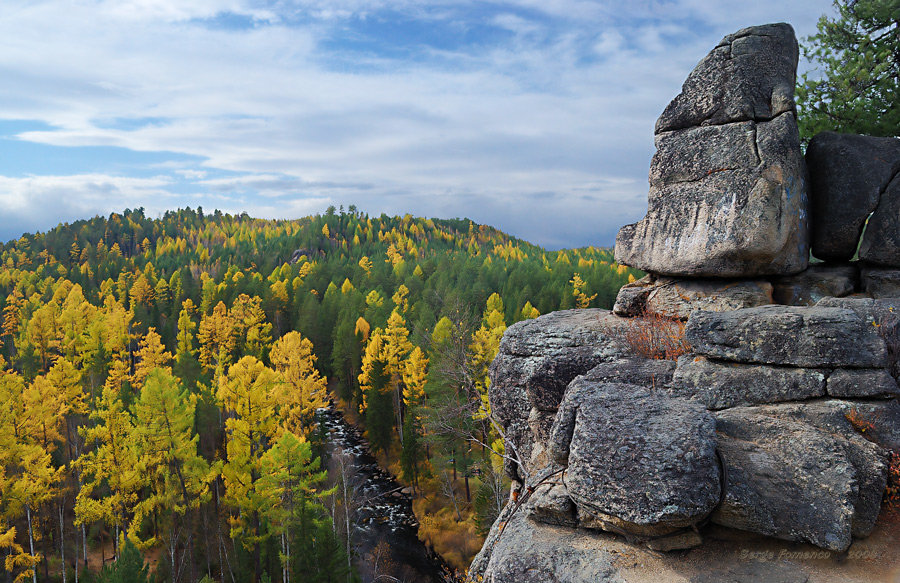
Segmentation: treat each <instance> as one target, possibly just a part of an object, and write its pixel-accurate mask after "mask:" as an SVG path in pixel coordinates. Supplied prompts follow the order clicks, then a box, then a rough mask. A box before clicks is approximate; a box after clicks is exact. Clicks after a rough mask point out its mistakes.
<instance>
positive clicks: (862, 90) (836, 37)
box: [797, 0, 900, 141]
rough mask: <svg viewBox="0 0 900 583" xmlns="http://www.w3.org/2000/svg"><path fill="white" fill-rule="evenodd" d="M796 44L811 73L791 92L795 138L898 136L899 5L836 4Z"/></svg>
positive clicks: (891, 1)
mask: <svg viewBox="0 0 900 583" xmlns="http://www.w3.org/2000/svg"><path fill="white" fill-rule="evenodd" d="M834 7H835V10H836V11H837V15H836V16H835V17H832V18H829V17H828V15H823V16H822V17H821V18H820V19H819V23H818V26H817V28H818V32H816V34H814V35H812V36H809V37H807V38H806V39H804V41H803V43H802V47H803V54H804V56H805V57H806V58H807V59H809V60H810V61H811V62H812V63H813V65H814V67H815V68H814V69H813V70H811V71H809V72H807V73H804V74H803V75H802V76H801V79H800V82H799V83H798V87H797V107H798V109H799V123H800V134H801V137H802V139H803V140H804V141H808V140H809V139H810V138H812V136H814V135H815V134H817V133H819V132H822V131H827V130H831V131H837V132H844V133H857V134H867V135H872V136H897V135H898V133H900V0H836V1H835V2H834Z"/></svg>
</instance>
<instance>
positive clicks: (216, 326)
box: [197, 302, 237, 377]
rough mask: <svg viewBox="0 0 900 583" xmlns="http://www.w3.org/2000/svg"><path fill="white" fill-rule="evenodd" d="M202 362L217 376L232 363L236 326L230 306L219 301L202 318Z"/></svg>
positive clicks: (199, 334) (199, 338)
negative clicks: (229, 311) (230, 312)
mask: <svg viewBox="0 0 900 583" xmlns="http://www.w3.org/2000/svg"><path fill="white" fill-rule="evenodd" d="M197 338H198V340H199V342H200V364H202V365H203V366H204V367H205V368H206V369H207V370H213V371H215V375H216V377H219V376H221V375H222V373H223V372H224V370H225V368H226V367H227V366H228V365H229V364H231V356H232V353H233V352H234V349H235V346H236V345H237V338H235V327H234V322H232V318H231V316H230V315H229V314H228V308H226V307H225V303H224V302H219V303H218V304H216V307H214V308H213V310H212V312H211V313H210V314H209V315H203V316H202V317H201V318H200V331H199V333H198V335H197Z"/></svg>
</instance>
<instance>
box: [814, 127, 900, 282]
mask: <svg viewBox="0 0 900 583" xmlns="http://www.w3.org/2000/svg"><path fill="white" fill-rule="evenodd" d="M806 163H807V165H808V167H809V175H810V206H811V217H812V252H813V255H815V256H816V257H818V258H819V259H825V260H830V261H847V260H849V259H850V258H852V257H853V255H854V254H855V253H856V249H857V246H860V236H861V235H862V232H863V226H865V225H866V219H867V218H868V217H869V215H870V214H871V215H872V217H871V218H870V219H869V221H868V226H866V234H865V236H864V237H863V240H862V245H861V246H860V249H859V252H860V253H859V257H860V259H865V260H869V261H873V262H875V263H880V264H884V265H892V266H900V224H898V218H897V217H898V216H900V215H898V211H900V208H898V205H900V182H898V181H897V174H898V172H900V140H897V139H896V138H875V137H871V136H859V135H854V134H838V133H834V132H822V133H820V134H817V135H815V136H814V137H813V139H812V140H810V142H809V147H808V148H807V150H806Z"/></svg>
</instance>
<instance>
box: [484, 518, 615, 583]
mask: <svg viewBox="0 0 900 583" xmlns="http://www.w3.org/2000/svg"><path fill="white" fill-rule="evenodd" d="M511 508H512V505H510V506H508V507H507V510H506V511H505V512H504V513H503V514H501V515H500V518H498V519H497V523H495V524H494V527H493V528H492V529H491V532H490V533H489V534H488V537H487V540H486V541H485V543H484V547H483V548H482V550H481V552H480V553H479V554H478V556H476V557H475V560H474V561H472V565H471V567H469V574H468V581H473V582H474V581H478V582H479V583H579V582H584V583H588V582H590V583H625V579H623V578H622V577H621V576H620V575H619V572H618V569H617V568H616V567H615V566H614V565H613V563H614V562H615V560H616V557H615V555H614V554H612V553H610V552H607V551H605V550H603V549H602V547H598V545H596V541H594V540H592V538H591V537H590V536H586V535H584V534H583V533H582V532H580V531H578V530H575V529H570V528H560V527H553V526H548V525H545V524H537V523H535V522H533V521H531V520H530V519H528V518H526V517H525V515H524V514H522V513H514V512H511Z"/></svg>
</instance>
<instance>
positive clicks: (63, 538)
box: [59, 499, 66, 583]
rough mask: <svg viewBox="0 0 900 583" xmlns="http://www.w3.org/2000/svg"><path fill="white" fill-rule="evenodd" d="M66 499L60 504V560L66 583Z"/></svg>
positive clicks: (63, 578)
mask: <svg viewBox="0 0 900 583" xmlns="http://www.w3.org/2000/svg"><path fill="white" fill-rule="evenodd" d="M64 504H65V499H64V500H63V502H60V504H59V558H60V563H61V564H62V580H63V583H66V525H65V522H64V520H63V505H64Z"/></svg>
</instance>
